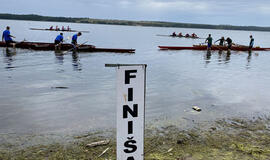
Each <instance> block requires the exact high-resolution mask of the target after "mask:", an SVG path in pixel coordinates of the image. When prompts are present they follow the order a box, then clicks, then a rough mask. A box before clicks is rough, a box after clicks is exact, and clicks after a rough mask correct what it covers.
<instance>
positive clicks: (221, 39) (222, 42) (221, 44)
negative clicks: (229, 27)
mask: <svg viewBox="0 0 270 160" xmlns="http://www.w3.org/2000/svg"><path fill="white" fill-rule="evenodd" d="M218 41H219V44H218V45H219V46H223V45H224V41H225V38H224V37H221V38H220V39H218V40H216V41H215V43H216V42H218Z"/></svg>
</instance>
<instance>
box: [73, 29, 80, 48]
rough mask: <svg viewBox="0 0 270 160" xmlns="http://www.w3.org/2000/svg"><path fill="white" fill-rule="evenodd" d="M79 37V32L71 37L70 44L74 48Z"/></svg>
mask: <svg viewBox="0 0 270 160" xmlns="http://www.w3.org/2000/svg"><path fill="white" fill-rule="evenodd" d="M81 35H82V33H81V32H79V33H77V34H74V35H73V36H72V41H71V43H72V44H73V46H76V45H77V39H78V36H81Z"/></svg>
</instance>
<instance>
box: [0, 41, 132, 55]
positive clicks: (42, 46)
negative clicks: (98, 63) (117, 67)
mask: <svg viewBox="0 0 270 160" xmlns="http://www.w3.org/2000/svg"><path fill="white" fill-rule="evenodd" d="M0 47H6V44H5V42H0ZM8 47H13V46H12V44H9V46H8ZM15 47H16V48H22V49H32V50H47V51H48V50H49V51H50V50H55V45H54V43H43V42H19V43H16V45H15ZM72 48H73V46H72V45H71V44H68V43H64V44H62V45H61V50H62V51H68V50H71V49H72ZM77 51H79V52H117V53H134V52H135V49H120V48H96V47H95V46H93V45H81V46H79V47H78V49H77Z"/></svg>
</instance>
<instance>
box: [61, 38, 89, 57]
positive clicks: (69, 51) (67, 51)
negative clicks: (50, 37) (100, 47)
mask: <svg viewBox="0 0 270 160" xmlns="http://www.w3.org/2000/svg"><path fill="white" fill-rule="evenodd" d="M87 42H88V41H85V42H84V43H82V44H80V45H78V46H76V47H77V48H78V47H80V46H82V45H84V44H86V43H87ZM73 49H74V48H71V49H69V50H67V51H64V52H63V54H66V53H68V52H70V51H72V50H73Z"/></svg>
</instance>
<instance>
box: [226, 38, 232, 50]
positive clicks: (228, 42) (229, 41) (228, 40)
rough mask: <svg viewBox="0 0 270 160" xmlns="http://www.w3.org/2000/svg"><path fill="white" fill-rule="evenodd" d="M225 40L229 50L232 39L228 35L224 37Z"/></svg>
mask: <svg viewBox="0 0 270 160" xmlns="http://www.w3.org/2000/svg"><path fill="white" fill-rule="evenodd" d="M226 42H227V44H228V46H227V47H228V49H229V50H230V49H231V48H232V39H231V38H230V37H228V38H227V39H226Z"/></svg>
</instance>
